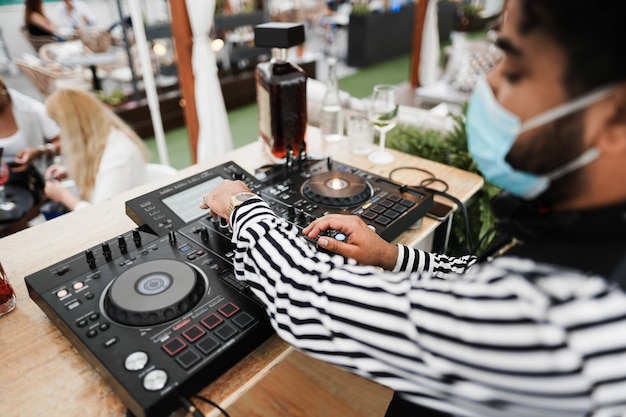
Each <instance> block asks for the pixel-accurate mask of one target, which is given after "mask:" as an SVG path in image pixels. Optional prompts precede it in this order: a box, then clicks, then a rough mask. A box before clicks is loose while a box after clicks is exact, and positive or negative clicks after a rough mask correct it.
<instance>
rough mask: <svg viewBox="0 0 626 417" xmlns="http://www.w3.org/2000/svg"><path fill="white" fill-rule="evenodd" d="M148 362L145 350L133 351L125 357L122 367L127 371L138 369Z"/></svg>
mask: <svg viewBox="0 0 626 417" xmlns="http://www.w3.org/2000/svg"><path fill="white" fill-rule="evenodd" d="M147 363H148V354H146V353H145V352H133V353H131V354H130V355H128V356H127V357H126V360H125V361H124V367H125V368H126V369H127V370H129V371H139V370H141V369H143V368H144V367H145V366H146V364H147Z"/></svg>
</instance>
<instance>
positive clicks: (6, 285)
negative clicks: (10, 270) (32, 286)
mask: <svg viewBox="0 0 626 417" xmlns="http://www.w3.org/2000/svg"><path fill="white" fill-rule="evenodd" d="M15 298H16V297H15V291H13V287H12V286H11V283H10V282H9V279H8V278H7V274H6V273H5V272H4V268H3V267H2V264H1V263H0V316H4V315H5V314H7V313H9V312H11V311H13V309H14V308H15Z"/></svg>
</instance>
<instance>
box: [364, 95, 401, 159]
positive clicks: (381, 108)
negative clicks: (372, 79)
mask: <svg viewBox="0 0 626 417" xmlns="http://www.w3.org/2000/svg"><path fill="white" fill-rule="evenodd" d="M396 90H397V88H396V86H394V85H389V84H378V85H375V86H374V93H373V94H372V98H371V101H370V107H369V119H370V123H371V124H372V125H373V126H374V128H375V129H376V130H378V132H379V133H380V148H379V150H378V151H374V152H372V153H370V154H369V156H368V158H369V160H370V161H372V162H374V163H376V164H389V163H391V162H393V160H394V157H393V155H392V154H391V153H389V152H387V151H386V150H385V135H386V134H387V132H388V131H390V130H391V129H393V128H394V127H395V126H396V123H397V121H398V103H397V102H396Z"/></svg>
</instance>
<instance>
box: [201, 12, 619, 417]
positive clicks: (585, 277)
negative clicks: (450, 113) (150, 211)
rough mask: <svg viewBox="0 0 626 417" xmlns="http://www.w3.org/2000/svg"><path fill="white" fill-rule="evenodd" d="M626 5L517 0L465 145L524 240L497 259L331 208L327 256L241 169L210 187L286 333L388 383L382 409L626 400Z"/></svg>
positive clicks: (555, 407) (239, 268)
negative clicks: (434, 247)
mask: <svg viewBox="0 0 626 417" xmlns="http://www.w3.org/2000/svg"><path fill="white" fill-rule="evenodd" d="M624 15H626V2H624V1H623V0H607V1H605V2H602V4H601V5H600V4H594V3H590V2H588V1H583V0H570V1H562V0H509V1H508V3H507V9H506V12H505V14H504V18H503V21H502V24H501V28H500V32H499V35H498V41H497V44H498V46H499V47H500V48H501V49H502V51H503V52H504V58H503V59H502V61H501V62H500V63H499V64H498V65H497V67H496V68H495V69H494V70H493V71H492V72H491V73H490V74H489V75H488V77H487V78H486V80H484V81H483V82H481V83H480V84H479V85H478V86H477V88H476V91H475V93H474V95H473V96H472V99H471V101H470V104H469V109H468V115H467V117H468V120H467V132H468V142H469V149H470V152H471V153H472V155H473V157H474V159H475V160H476V162H477V164H478V166H479V167H480V169H481V170H482V172H483V174H484V175H485V177H486V178H487V179H488V180H489V181H492V182H494V183H495V184H497V185H499V186H501V187H502V188H503V189H504V190H506V193H505V194H504V195H502V196H500V197H498V198H497V199H496V200H497V201H495V206H494V209H495V210H496V211H497V213H498V214H499V215H500V216H501V222H500V228H501V231H502V234H503V236H504V237H506V240H504V242H506V243H510V242H516V243H518V244H517V245H516V246H514V247H513V249H510V250H509V251H507V252H506V253H504V254H502V255H501V256H498V257H489V258H485V259H483V258H480V259H477V258H476V257H475V256H473V255H468V256H466V257H461V258H452V257H447V256H445V255H440V254H433V253H427V252H423V251H420V250H417V249H413V248H408V247H405V246H402V245H391V244H389V243H387V242H385V241H383V240H382V239H380V238H379V237H378V236H377V235H376V234H375V233H373V232H372V231H370V230H369V228H367V226H366V225H365V224H364V223H363V222H362V221H360V219H359V218H356V217H350V216H338V215H330V216H326V217H323V218H321V219H318V220H316V221H314V222H313V223H311V224H310V225H309V226H308V227H306V228H305V229H304V230H303V233H304V234H306V235H308V236H309V237H311V238H316V237H318V236H319V234H320V232H321V231H323V230H326V229H337V230H340V231H341V232H342V233H344V234H345V235H346V236H347V237H348V238H347V241H346V242H339V241H335V240H331V239H328V238H326V237H320V239H319V244H320V245H321V246H323V247H324V248H325V249H326V250H327V251H330V252H335V253H337V254H340V255H343V257H342V256H336V255H335V256H331V255H328V254H327V253H322V252H318V251H316V250H315V249H313V248H311V247H309V246H308V244H307V243H306V242H305V240H304V239H302V238H301V237H299V236H298V232H297V230H296V229H295V228H292V227H290V226H289V224H288V223H287V222H285V221H283V220H281V219H279V218H277V217H276V216H275V215H274V214H273V212H272V211H271V209H270V208H269V206H268V205H267V204H266V203H264V202H263V201H262V200H261V199H260V198H259V197H257V196H255V195H254V194H251V193H249V190H248V189H247V188H246V187H245V185H243V183H241V182H232V181H224V183H223V184H222V185H221V186H220V187H218V188H217V189H216V190H214V191H213V192H212V193H210V194H209V195H207V196H205V197H204V199H203V201H202V203H201V207H204V208H210V209H211V210H212V211H213V212H215V213H216V214H218V215H220V216H222V217H226V218H228V219H229V221H230V222H231V224H232V227H233V241H234V242H235V243H236V244H237V251H236V255H235V272H236V275H237V277H238V278H239V279H240V280H244V281H246V282H248V283H249V284H250V285H251V287H252V288H253V290H254V291H255V293H256V294H257V295H258V296H259V297H260V299H261V300H262V301H263V302H264V303H265V304H266V308H267V311H268V314H269V316H270V318H271V321H272V323H273V325H274V327H275V329H276V331H277V333H278V334H279V335H280V336H281V337H282V338H283V339H284V340H286V341H287V342H288V343H290V344H293V345H294V346H295V347H297V348H298V349H301V350H302V351H304V352H306V353H308V354H310V355H312V356H315V357H316V358H318V359H321V360H324V361H328V362H330V363H333V364H336V365H338V366H341V367H343V368H345V369H347V370H349V371H351V372H354V373H356V374H358V375H361V376H364V377H366V378H369V379H371V380H373V381H376V382H378V383H380V384H383V385H386V386H388V387H390V388H391V389H393V390H394V392H395V396H394V399H393V401H392V403H391V404H390V406H389V409H388V411H387V416H480V417H483V416H506V417H511V416H550V417H553V416H597V417H600V416H616V417H617V416H623V415H625V414H626V293H625V291H626V181H624V178H626V56H625V55H624V54H623V53H621V52H620V51H621V49H622V45H623V44H624V41H626V32H624V31H619V30H617V29H616V28H617V27H619V25H620V22H621V20H622V18H623V16H624ZM509 246H510V245H509ZM347 258H351V259H353V260H356V261H357V263H358V264H357V263H355V262H354V261H352V260H349V259H347ZM368 265H373V266H378V267H382V268H383V270H384V271H381V270H380V268H373V267H371V266H368ZM364 395H366V393H364Z"/></svg>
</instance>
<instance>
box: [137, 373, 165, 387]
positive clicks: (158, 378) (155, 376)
mask: <svg viewBox="0 0 626 417" xmlns="http://www.w3.org/2000/svg"><path fill="white" fill-rule="evenodd" d="M166 383H167V373H166V372H165V371H163V370H161V369H155V370H154V371H150V372H148V375H146V377H145V378H144V379H143V387H144V388H145V389H147V390H148V391H158V390H160V389H162V388H163V387H164V386H165V384H166Z"/></svg>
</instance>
